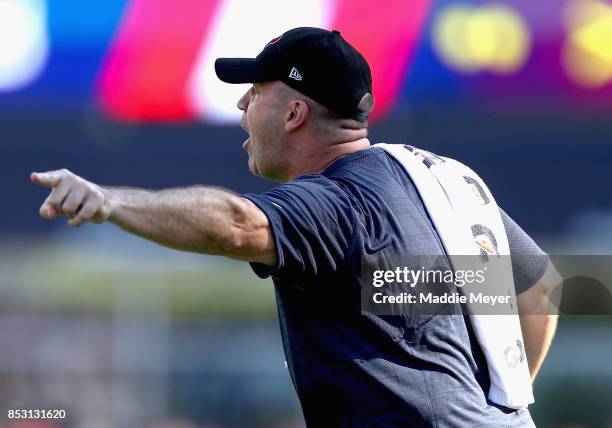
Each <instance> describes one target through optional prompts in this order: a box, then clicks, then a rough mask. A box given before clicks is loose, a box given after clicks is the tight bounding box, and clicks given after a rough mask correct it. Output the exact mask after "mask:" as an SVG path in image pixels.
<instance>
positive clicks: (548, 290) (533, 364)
mask: <svg viewBox="0 0 612 428" xmlns="http://www.w3.org/2000/svg"><path fill="white" fill-rule="evenodd" d="M561 282H562V278H561V277H560V276H559V274H558V273H557V271H556V269H555V267H554V266H553V264H552V263H550V262H549V264H548V268H547V270H546V273H545V274H544V276H543V277H542V278H541V279H540V280H539V281H538V282H537V283H536V284H535V285H534V286H533V287H531V288H530V289H529V290H527V291H525V292H524V293H521V294H520V295H519V296H518V309H519V314H520V320H521V329H522V330H523V341H524V342H525V352H526V353H527V362H528V363H529V371H530V372H531V380H532V381H533V380H535V378H536V376H537V374H538V371H539V370H540V367H542V363H543V362H544V359H545V358H546V355H547V353H548V350H549V348H550V345H551V343H552V340H553V337H554V336H555V331H556V329H557V320H558V316H557V313H558V310H557V308H558V302H557V301H556V300H555V299H558V296H557V295H556V294H554V293H553V290H554V289H555V287H557V286H558V285H559V284H560V283H561Z"/></svg>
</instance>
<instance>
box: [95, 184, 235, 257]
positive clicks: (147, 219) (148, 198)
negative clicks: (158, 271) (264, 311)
mask: <svg viewBox="0 0 612 428" xmlns="http://www.w3.org/2000/svg"><path fill="white" fill-rule="evenodd" d="M103 191H104V192H106V193H107V195H108V199H109V201H110V204H111V207H112V208H111V209H110V216H109V218H108V220H109V221H111V222H113V223H115V224H116V225H118V226H119V227H121V228H122V229H125V230H126V231H128V232H131V233H133V234H135V235H138V236H141V237H143V238H145V239H148V240H151V241H154V242H157V243H159V244H161V245H165V246H168V247H172V248H176V249H179V250H186V251H195V252H200V253H207V254H224V252H225V250H226V247H229V246H231V245H233V244H234V242H233V241H234V239H235V237H234V236H233V235H234V233H235V225H236V222H237V217H239V216H240V211H241V208H242V207H241V203H242V202H241V198H240V197H239V196H237V195H235V194H233V193H230V192H228V191H226V190H222V189H217V188H211V187H203V186H193V187H187V188H179V189H176V188H175V189H166V190H158V191H150V190H143V189H134V188H121V187H106V188H103Z"/></svg>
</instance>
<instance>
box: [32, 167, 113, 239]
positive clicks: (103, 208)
mask: <svg viewBox="0 0 612 428" xmlns="http://www.w3.org/2000/svg"><path fill="white" fill-rule="evenodd" d="M30 179H31V180H32V183H34V184H39V185H41V186H45V187H48V188H50V189H51V193H50V194H49V196H47V199H45V202H43V204H42V205H41V207H40V211H39V212H40V216H41V217H42V218H46V219H49V220H54V219H56V218H57V216H58V215H63V216H67V217H70V220H69V221H68V224H69V225H70V226H75V227H76V226H80V225H81V224H83V223H85V222H86V221H91V222H93V223H102V222H103V221H105V220H107V219H108V217H109V216H110V213H111V203H110V202H111V201H110V199H111V198H110V192H109V191H108V190H106V189H104V188H102V187H100V186H98V185H96V184H94V183H90V182H89V181H87V180H85V179H83V178H81V177H79V176H77V175H75V174H73V173H72V172H70V171H68V170H67V169H60V170H57V171H47V172H33V173H32V174H31V175H30Z"/></svg>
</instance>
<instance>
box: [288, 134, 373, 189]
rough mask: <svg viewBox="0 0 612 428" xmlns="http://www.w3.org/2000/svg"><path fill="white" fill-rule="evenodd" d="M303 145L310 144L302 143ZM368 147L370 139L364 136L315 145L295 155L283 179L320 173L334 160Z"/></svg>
mask: <svg viewBox="0 0 612 428" xmlns="http://www.w3.org/2000/svg"><path fill="white" fill-rule="evenodd" d="M303 147H312V146H308V145H304V146H303ZM369 148H370V141H369V140H368V139H367V138H366V137H363V138H360V139H358V140H355V141H348V142H342V143H336V144H329V145H326V146H323V147H321V146H319V147H316V150H314V151H312V150H311V151H309V152H306V153H301V154H300V156H299V157H296V162H295V163H294V164H292V165H291V166H290V167H289V169H288V171H287V179H286V180H283V181H290V180H293V179H295V178H297V177H300V176H302V175H306V174H317V173H320V172H322V171H324V170H325V169H326V168H327V167H329V166H330V165H331V164H332V163H334V162H335V161H336V160H338V159H340V158H342V157H344V156H347V155H350V154H352V153H355V152H358V151H361V150H367V149H369Z"/></svg>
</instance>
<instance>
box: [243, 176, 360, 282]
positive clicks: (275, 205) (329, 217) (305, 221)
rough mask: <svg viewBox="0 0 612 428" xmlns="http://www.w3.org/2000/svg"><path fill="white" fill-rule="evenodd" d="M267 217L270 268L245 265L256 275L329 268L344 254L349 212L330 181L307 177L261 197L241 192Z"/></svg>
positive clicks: (308, 272) (348, 236) (351, 215)
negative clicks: (273, 258) (270, 238)
mask: <svg viewBox="0 0 612 428" xmlns="http://www.w3.org/2000/svg"><path fill="white" fill-rule="evenodd" d="M243 196H244V197H245V198H248V199H249V200H251V201H252V202H253V203H255V204H256V205H257V206H258V207H259V208H260V209H261V210H262V211H263V212H264V213H265V214H266V216H267V217H268V220H269V222H270V227H271V229H272V234H273V236H274V242H275V247H276V258H277V263H276V266H268V265H264V264H261V263H251V267H252V268H253V270H254V271H255V273H256V274H257V275H258V276H259V277H261V278H267V277H268V276H270V275H274V276H277V277H287V276H290V277H291V276H294V277H295V276H298V275H318V274H321V273H323V274H325V273H329V272H332V271H334V270H335V269H336V267H337V263H341V262H342V261H343V260H345V258H346V257H347V252H348V250H349V247H350V243H351V235H352V232H353V227H354V220H355V212H354V209H353V207H352V205H351V203H350V200H349V198H348V196H347V194H346V193H345V192H344V191H343V190H342V189H341V188H340V187H339V186H338V185H337V184H336V183H335V182H334V181H332V180H330V179H328V178H326V177H324V176H321V175H318V174H317V175H307V176H303V177H300V178H298V179H296V180H294V181H291V182H289V183H286V184H283V185H281V186H278V187H276V188H274V189H272V190H270V191H269V192H266V193H264V194H261V195H257V194H250V193H248V194H245V195H243Z"/></svg>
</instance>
